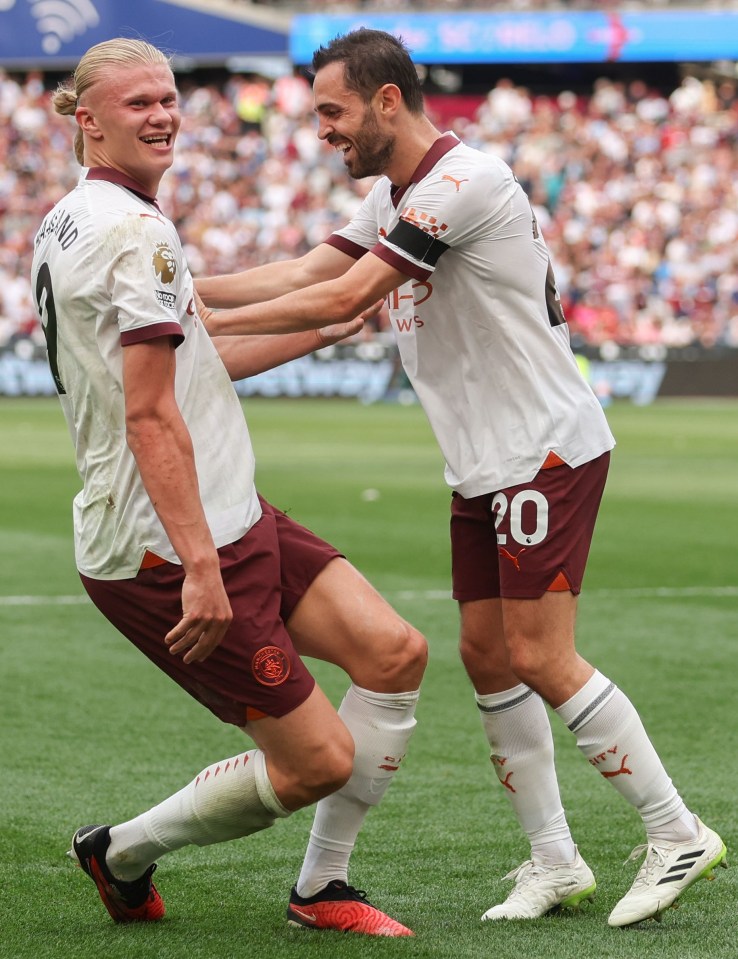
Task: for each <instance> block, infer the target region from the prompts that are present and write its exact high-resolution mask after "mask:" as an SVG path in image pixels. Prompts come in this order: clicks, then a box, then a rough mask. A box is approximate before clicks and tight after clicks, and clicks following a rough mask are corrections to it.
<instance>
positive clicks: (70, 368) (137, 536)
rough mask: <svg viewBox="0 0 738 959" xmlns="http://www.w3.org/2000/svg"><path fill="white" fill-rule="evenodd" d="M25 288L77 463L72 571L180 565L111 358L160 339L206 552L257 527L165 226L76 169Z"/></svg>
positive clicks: (219, 376) (149, 209)
mask: <svg viewBox="0 0 738 959" xmlns="http://www.w3.org/2000/svg"><path fill="white" fill-rule="evenodd" d="M32 283H33V290H34V293H35V296H36V301H37V303H38V306H39V311H40V313H41V316H42V322H43V326H44V332H45V334H46V340H47V346H48V352H49V363H50V365H51V370H52V373H53V374H54V378H55V381H56V386H57V390H58V391H59V397H60V400H61V404H62V408H63V410H64V415H65V417H66V420H67V424H68V426H69V430H70V433H71V435H72V439H73V441H74V444H75V448H76V451H77V468H78V470H79V473H80V477H81V479H82V481H83V488H82V490H81V491H80V492H79V493H78V494H77V496H76V497H75V500H74V534H75V554H76V561H77V567H78V569H79V570H80V572H82V573H84V574H85V575H86V576H89V577H91V578H93V579H127V578H130V577H133V576H135V575H136V573H137V572H138V570H139V567H140V566H141V562H142V559H143V557H144V554H145V552H146V550H150V551H151V552H152V553H155V554H156V555H157V556H160V557H162V558H163V559H166V560H169V561H170V562H173V563H179V558H178V557H177V555H176V553H175V552H174V549H173V547H172V545H171V543H170V542H169V539H168V537H167V535H166V533H165V531H164V528H163V526H162V525H161V523H160V521H159V518H158V517H157V515H156V513H155V511H154V508H153V506H152V505H151V501H150V500H149V497H148V495H147V493H146V490H145V488H144V486H143V483H142V481H141V477H140V475H139V472H138V469H137V468H136V463H135V460H134V457H133V454H132V453H131V451H130V449H129V448H128V445H127V443H126V424H125V405H124V396H123V380H122V371H123V353H122V351H123V349H124V348H125V347H126V345H128V344H131V343H137V342H140V341H142V340H147V339H152V338H154V337H159V336H166V335H170V336H172V337H174V338H175V341H176V342H177V343H178V345H177V350H176V363H177V366H176V377H175V395H176V399H177V403H178V405H179V408H180V410H181V413H182V416H183V418H184V420H185V423H186V424H187V427H188V429H189V432H190V435H191V437H192V443H193V446H194V450H195V463H196V469H197V476H198V481H199V485H200V495H201V499H202V503H203V507H204V510H205V515H206V517H207V521H208V523H209V525H210V529H211V531H212V534H213V539H214V540H215V544H216V546H224V545H226V544H227V543H231V542H234V541H235V540H237V539H239V538H240V537H241V536H243V534H244V533H245V532H246V531H247V530H248V529H249V528H250V527H251V526H252V525H253V524H254V523H255V522H256V521H257V520H258V519H259V517H260V515H261V507H260V506H259V501H258V498H257V496H256V490H255V489H254V481H253V480H254V456H253V451H252V447H251V440H250V438H249V433H248V429H247V427H246V423H245V420H244V417H243V412H242V410H241V406H240V403H239V400H238V398H237V397H236V394H235V391H234V389H233V386H232V384H231V382H230V380H229V378H228V374H227V373H226V370H225V367H224V366H223V364H222V362H221V361H220V358H219V356H218V354H217V353H216V351H215V348H214V347H213V344H212V341H211V340H210V337H209V336H208V334H207V332H206V330H205V329H204V327H203V325H202V323H201V322H200V320H199V318H198V315H197V312H196V310H195V305H194V295H193V283H192V277H191V275H190V272H189V269H188V268H187V263H186V261H185V257H184V254H183V252H182V248H181V245H180V241H179V237H178V235H177V231H176V229H175V228H174V225H173V224H172V223H171V222H170V221H169V220H168V219H167V218H166V217H165V216H164V215H163V214H162V213H161V212H160V210H159V209H158V207H157V206H156V202H155V200H154V199H153V198H151V197H146V196H145V194H143V193H141V192H140V187H138V186H137V184H136V183H135V182H133V181H131V180H129V179H128V178H127V177H125V176H123V175H122V174H119V173H116V172H115V171H113V170H106V169H101V168H93V169H91V170H83V172H82V176H81V177H80V180H79V183H78V184H77V186H76V188H75V189H74V190H72V191H71V192H70V193H68V194H67V196H65V197H64V198H63V199H62V200H60V201H59V203H57V205H56V206H55V207H54V209H53V210H52V211H51V212H50V213H49V214H48V215H47V216H46V218H45V219H44V221H43V223H42V224H41V228H40V229H39V231H38V234H37V236H36V240H35V253H34V258H33V269H32Z"/></svg>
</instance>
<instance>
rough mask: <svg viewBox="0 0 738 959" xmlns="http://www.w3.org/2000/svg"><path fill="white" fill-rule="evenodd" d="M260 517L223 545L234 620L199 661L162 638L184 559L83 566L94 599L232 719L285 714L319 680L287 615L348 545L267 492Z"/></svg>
mask: <svg viewBox="0 0 738 959" xmlns="http://www.w3.org/2000/svg"><path fill="white" fill-rule="evenodd" d="M260 500H261V505H262V509H263V515H262V517H261V519H260V520H259V521H258V522H257V523H256V524H255V525H254V526H253V527H252V528H251V529H250V530H249V531H248V532H247V533H246V535H245V536H243V537H242V538H241V539H240V540H238V541H237V542H235V543H231V544H229V545H228V546H222V547H221V548H220V549H219V550H218V555H219V557H220V567H221V572H222V575H223V583H224V585H225V588H226V592H227V593H228V598H229V600H230V603H231V608H232V610H233V622H232V623H231V625H230V627H229V629H228V631H227V633H226V634H225V636H224V637H223V640H222V641H221V643H220V645H219V646H217V647H216V649H215V650H213V652H212V653H211V654H210V655H209V656H208V658H207V659H206V660H205V661H204V662H201V663H190V664H189V665H188V664H186V663H184V662H183V661H182V657H181V656H173V655H172V654H171V653H170V652H169V649H168V647H167V646H166V644H165V643H164V637H165V635H166V634H167V633H168V632H169V631H170V630H171V629H173V628H174V626H176V625H177V623H178V622H179V621H180V619H181V618H182V583H183V580H184V573H183V570H182V567H181V566H179V565H176V564H174V563H166V562H163V561H159V562H158V564H157V565H154V566H152V567H151V568H148V569H141V570H140V571H139V573H138V575H137V576H136V577H135V578H133V579H119V580H99V579H90V578H89V577H87V576H83V575H82V574H80V575H81V578H82V583H83V585H84V587H85V589H86V590H87V592H88V594H89V595H90V598H91V599H92V601H93V603H94V604H95V605H96V606H97V607H98V609H99V610H100V611H101V612H102V613H103V615H104V616H105V617H106V618H107V619H108V620H109V621H110V622H111V623H112V624H113V625H114V626H115V627H116V628H117V629H118V630H119V631H120V632H121V633H123V635H124V636H126V637H127V638H128V639H129V640H130V641H131V642H132V643H133V644H134V646H137V647H138V648H139V649H140V650H141V652H142V653H144V654H145V655H146V656H148V658H149V659H150V660H151V661H152V662H153V663H155V664H156V665H157V666H158V667H159V668H160V669H162V670H163V671H164V672H165V673H166V674H167V675H168V676H170V677H171V678H172V679H173V680H174V681H175V682H176V683H178V684H179V685H180V686H181V687H182V688H183V689H184V690H186V691H187V692H188V693H189V694H190V695H191V696H194V698H195V699H197V700H198V701H199V702H200V703H202V704H203V706H207V708H208V709H209V710H211V711H212V712H213V713H215V715H216V716H217V717H218V718H219V719H221V720H222V721H223V722H226V723H233V724H234V725H236V726H243V725H244V724H245V723H246V722H248V721H249V720H253V719H258V718H260V717H261V716H273V717H280V716H285V715H286V714H287V713H289V712H291V711H292V710H293V709H295V708H296V707H297V706H299V705H300V704H301V703H303V702H305V700H306V699H307V698H308V696H309V695H310V693H311V692H312V690H313V688H314V686H315V680H314V679H313V677H312V676H311V675H310V673H309V672H308V670H307V667H306V666H305V665H304V663H303V662H302V660H301V659H300V657H299V656H298V655H297V653H296V652H295V649H294V647H293V645H292V640H291V639H290V636H289V634H288V632H287V629H286V627H285V623H286V622H287V621H288V619H289V617H290V615H291V614H292V611H293V610H294V608H295V606H296V605H297V603H298V602H299V600H300V599H301V597H302V596H303V595H304V594H305V592H306V591H307V589H308V587H309V586H310V584H311V583H312V581H313V580H314V579H315V577H316V576H317V575H318V573H319V572H320V571H321V570H322V569H324V567H325V566H326V565H327V564H328V563H329V562H330V561H331V560H332V559H334V558H335V557H337V556H340V555H341V554H340V553H339V552H338V551H337V550H335V549H334V548H333V547H332V546H330V545H329V544H328V543H326V542H324V541H323V540H321V539H320V538H319V537H317V536H316V535H315V534H314V533H311V532H310V531H309V530H307V529H305V527H303V526H300V525H299V523H296V522H295V521H294V520H292V519H290V518H289V517H288V516H287V515H285V514H284V513H282V512H281V511H280V510H278V509H275V508H274V507H273V506H271V505H270V504H269V503H267V502H266V501H265V500H264V499H262V498H261V497H260Z"/></svg>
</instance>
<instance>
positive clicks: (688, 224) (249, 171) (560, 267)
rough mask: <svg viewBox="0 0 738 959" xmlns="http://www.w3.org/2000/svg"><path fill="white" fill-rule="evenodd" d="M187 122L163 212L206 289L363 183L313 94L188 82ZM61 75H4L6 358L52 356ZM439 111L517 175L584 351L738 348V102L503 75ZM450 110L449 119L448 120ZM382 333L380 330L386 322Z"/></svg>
mask: <svg viewBox="0 0 738 959" xmlns="http://www.w3.org/2000/svg"><path fill="white" fill-rule="evenodd" d="M180 84H181V90H182V102H183V110H184V117H185V119H184V123H183V129H182V133H181V134H180V141H179V149H178V155H177V160H176V164H175V166H174V168H173V170H172V171H171V172H170V173H169V174H168V175H167V177H166V178H165V180H164V183H163V190H162V193H161V195H160V200H161V203H162V206H163V208H164V209H165V210H166V211H167V212H168V213H169V215H170V216H172V218H173V219H174V220H175V222H176V223H177V226H178V229H179V231H180V234H181V235H182V237H183V238H184V241H185V243H186V252H187V256H188V259H189V261H190V265H191V269H192V272H193V273H194V274H195V275H198V274H206V273H212V272H219V273H220V272H226V271H231V270H237V269H243V268H245V267H248V266H249V265H255V264H257V263H261V262H264V261H268V260H271V259H275V258H278V257H292V256H295V255H299V254H300V253H301V252H303V251H305V250H307V249H308V248H310V247H312V246H313V245H315V244H316V243H318V242H320V241H321V240H322V239H323V238H324V237H325V236H327V235H328V234H329V233H330V232H331V230H333V229H334V228H336V227H337V226H339V225H341V224H342V223H343V222H344V221H345V219H346V218H347V217H348V216H349V215H350V213H351V212H352V210H353V209H354V208H355V206H356V204H357V203H358V202H360V199H361V197H362V196H363V195H364V193H365V192H366V190H367V189H368V187H369V185H370V184H369V183H368V182H366V181H362V182H351V181H350V180H349V178H348V177H347V176H346V174H345V172H344V170H343V165H342V162H341V160H340V158H339V157H338V156H336V155H334V154H333V153H332V151H331V150H330V149H328V148H327V147H325V146H323V145H322V144H320V143H319V141H318V140H317V138H316V136H315V124H314V117H313V115H312V101H311V93H310V88H309V85H308V83H307V81H306V80H305V79H304V78H302V77H301V76H300V75H299V74H297V73H295V74H294V75H290V76H286V77H281V78H279V79H278V80H276V81H271V80H267V79H264V78H260V77H251V76H239V75H231V76H226V77H223V78H221V79H220V80H219V82H218V83H215V82H198V81H197V79H196V78H195V75H194V74H190V75H183V76H182V77H180ZM50 85H52V81H51V78H49V77H45V76H44V75H42V74H41V73H38V72H30V73H28V74H25V75H8V74H5V73H2V72H0V129H1V132H0V215H1V216H0V352H2V351H7V350H11V351H13V352H14V353H15V354H16V355H17V356H20V357H29V358H30V357H32V356H41V355H43V352H44V340H43V334H42V332H41V329H40V326H39V323H38V317H37V313H36V309H35V306H34V304H33V301H32V297H31V290H30V284H29V280H28V276H29V269H30V260H31V251H32V243H33V237H34V234H35V231H36V229H37V228H38V225H39V223H40V221H41V219H42V217H43V216H44V214H45V213H46V212H47V211H48V210H49V209H50V208H51V206H52V205H53V204H54V203H55V201H56V200H57V199H58V198H59V197H60V196H61V195H63V194H64V193H65V192H66V191H67V190H68V189H69V188H70V187H71V185H72V184H73V183H74V182H75V181H76V178H77V176H78V173H79V168H78V166H77V165H76V163H75V161H74V158H73V152H72V145H71V144H72V136H73V130H74V127H73V123H72V122H71V121H70V120H69V118H62V117H58V116H56V115H55V114H54V113H53V112H52V110H51V108H50V102H49V86H50ZM451 102H452V103H453V105H454V108H455V109H457V112H456V113H452V114H449V112H448V103H446V101H444V100H443V98H436V97H434V98H429V103H430V109H431V113H432V114H433V113H434V111H435V112H437V114H438V118H439V122H440V121H441V120H442V121H443V123H442V126H443V127H445V128H450V129H454V130H455V131H456V132H457V133H458V134H459V135H460V136H462V137H463V138H464V139H466V140H467V141H468V142H469V143H471V144H472V145H474V146H477V147H480V148H481V149H483V150H488V151H490V152H494V153H497V154H499V155H501V156H502V157H504V159H505V160H506V161H507V162H509V163H510V165H511V166H512V167H513V169H514V170H515V172H516V175H517V176H518V178H519V179H520V180H521V182H522V183H523V184H524V186H525V188H526V190H527V191H528V193H529V195H530V197H531V199H532V203H533V205H534V209H535V211H536V216H537V218H538V220H539V222H540V224H541V226H542V228H543V231H544V235H545V236H546V238H547V242H548V244H549V247H550V249H551V253H552V257H553V260H554V265H555V269H556V275H557V278H558V282H559V287H560V290H561V293H562V298H563V301H564V306H565V309H566V312H567V315H568V318H569V321H570V325H571V329H572V334H573V338H574V341H575V344H577V343H578V344H582V345H591V346H598V345H601V344H603V343H608V342H613V343H616V344H620V345H622V346H626V347H627V346H648V345H652V344H657V345H660V346H663V347H686V346H696V347H699V348H711V347H714V346H725V347H738V187H737V184H738V150H737V149H736V146H737V143H738V92H737V87H736V82H735V81H734V80H730V79H719V78H718V79H714V80H713V79H704V78H703V79H698V78H697V77H696V76H685V78H684V79H683V81H682V82H681V83H680V84H679V85H678V86H676V87H675V88H674V89H672V90H670V91H663V90H654V89H652V88H651V87H649V86H648V85H647V84H646V83H644V82H643V81H619V80H612V79H604V78H601V79H598V80H597V81H596V82H595V84H594V85H593V87H592V88H591V89H590V90H588V91H586V92H585V93H582V92H581V91H577V93H574V92H560V93H558V94H546V95H542V94H540V93H536V92H533V91H531V90H529V89H527V88H525V87H521V86H519V85H516V84H515V83H513V82H512V80H510V79H505V78H503V79H499V80H497V81H496V82H495V84H494V86H493V87H492V89H490V90H489V91H488V92H486V93H485V94H483V95H478V96H476V97H474V98H464V97H457V98H455V99H454V100H453V101H451ZM444 104H445V107H444ZM380 322H381V321H380Z"/></svg>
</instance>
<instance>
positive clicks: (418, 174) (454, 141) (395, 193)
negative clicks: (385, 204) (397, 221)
mask: <svg viewBox="0 0 738 959" xmlns="http://www.w3.org/2000/svg"><path fill="white" fill-rule="evenodd" d="M459 143H461V140H459V138H458V137H457V136H456V135H455V134H453V133H444V134H443V136H442V137H439V138H438V139H437V140H435V141H434V142H433V143H432V144H431V148H430V150H428V152H427V153H426V155H425V156H424V157H423V159H422V160H421V161H420V163H419V164H418V165H417V167H416V168H415V172H414V173H413V175H412V176H411V177H410V182H409V183H408V184H407V185H406V186H403V187H399V186H395V185H394V184H393V185H392V187H391V188H390V197H391V198H392V205H393V206H394V207H395V209H397V207H398V206H399V204H400V200H402V198H403V196H404V194H405V191H406V190H407V189H408V187H410V186H412V185H413V183H420V181H421V180H422V179H423V177H424V176H427V175H428V173H430V171H431V170H432V169H433V167H434V166H435V165H436V163H438V161H439V160H440V159H441V157H443V156H445V155H446V154H447V153H448V151H449V150H453V148H454V147H456V146H458V145H459Z"/></svg>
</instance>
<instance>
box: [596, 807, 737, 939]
mask: <svg viewBox="0 0 738 959" xmlns="http://www.w3.org/2000/svg"><path fill="white" fill-rule="evenodd" d="M695 819H697V817H696V816H695ZM697 829H698V833H697V838H696V839H690V840H688V841H687V842H669V841H667V840H662V841H659V842H649V843H647V844H646V845H643V846H637V847H636V848H635V849H634V850H633V852H632V853H631V854H630V856H629V857H628V859H626V863H628V862H632V861H633V860H634V859H638V858H639V856H641V854H642V853H643V852H645V853H646V858H645V860H644V862H643V865H642V866H641V868H640V869H639V870H638V875H637V876H636V877H635V881H634V882H633V885H632V886H631V887H630V889H629V891H628V892H627V893H626V894H625V895H624V896H623V898H622V899H621V900H620V902H619V903H618V904H617V906H615V908H614V909H613V911H612V912H611V913H610V918H609V919H608V920H607V922H608V925H610V926H631V925H633V923H635V922H642V921H643V920H644V919H656V920H657V922H661V913H662V912H663V911H664V910H665V909H668V908H669V907H670V906H673V905H674V904H675V903H676V901H677V899H678V898H679V896H681V894H682V893H683V892H684V891H685V889H689V887H690V886H691V885H692V884H693V883H695V882H697V880H698V879H702V878H705V879H714V878H715V877H714V876H713V873H712V870H713V869H714V868H715V867H716V866H727V863H726V861H725V855H726V850H725V843H724V842H723V840H722V839H721V838H720V836H718V834H717V833H716V832H713V830H712V829H708V828H707V826H705V825H704V823H702V822H700V820H699V819H697Z"/></svg>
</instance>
